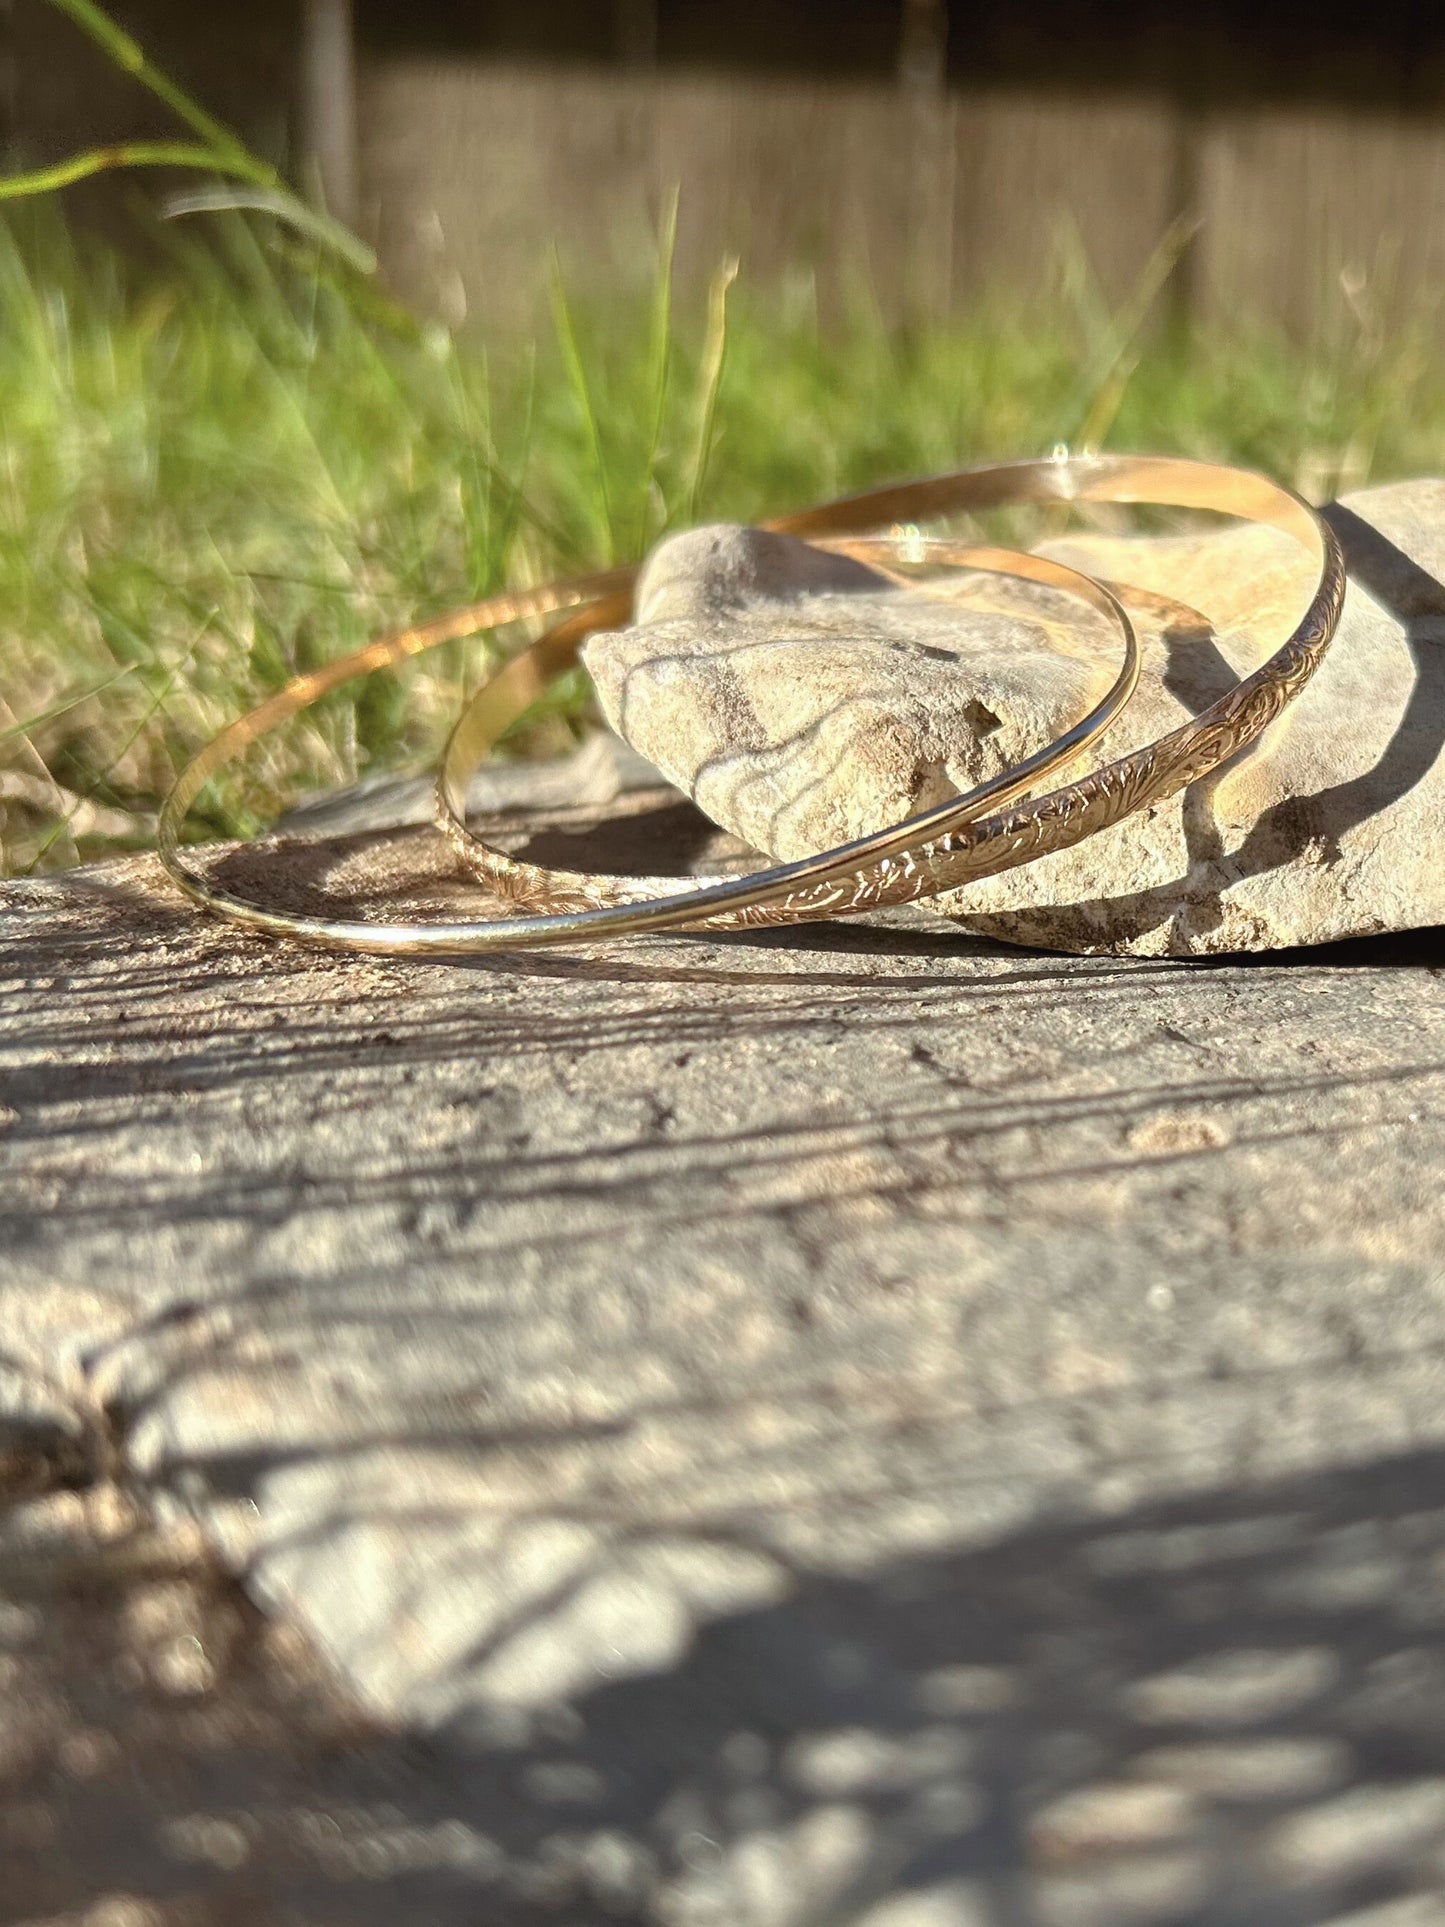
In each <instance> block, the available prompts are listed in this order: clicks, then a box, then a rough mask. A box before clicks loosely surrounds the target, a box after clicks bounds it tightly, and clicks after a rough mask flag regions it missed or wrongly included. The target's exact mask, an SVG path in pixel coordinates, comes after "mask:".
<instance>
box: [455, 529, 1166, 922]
mask: <svg viewBox="0 0 1445 1927" xmlns="http://www.w3.org/2000/svg"><path fill="white" fill-rule="evenodd" d="M814 541H815V543H816V546H817V547H819V548H825V549H829V550H832V551H833V552H835V553H838V554H843V555H848V556H851V557H852V558H853V559H854V560H856V561H860V562H867V563H869V564H870V565H872V566H873V567H874V568H875V569H877V570H878V571H879V572H880V574H881V575H884V576H887V577H889V578H891V579H893V580H895V581H897V582H900V583H906V582H907V578H906V577H905V576H903V575H901V574H899V573H898V571H897V570H896V569H893V568H889V567H888V564H890V563H896V562H897V561H899V559H900V558H902V559H905V560H906V561H908V562H909V563H918V562H929V563H934V564H939V563H943V564H947V565H948V566H950V567H957V568H967V569H976V570H981V571H983V572H984V573H987V574H995V575H1004V576H1013V577H1016V578H1019V579H1021V580H1024V581H1028V582H1034V583H1038V584H1040V585H1042V586H1044V587H1046V588H1053V589H1062V590H1063V591H1064V592H1065V593H1066V594H1069V595H1073V596H1076V597H1077V598H1078V599H1079V600H1081V601H1084V602H1087V603H1089V604H1090V605H1091V606H1092V607H1093V608H1094V609H1096V610H1098V611H1099V612H1100V613H1101V614H1103V615H1105V616H1106V617H1108V618H1109V619H1110V620H1111V621H1112V622H1113V624H1114V625H1115V627H1116V628H1117V629H1118V630H1119V632H1120V634H1121V635H1122V637H1123V642H1124V661H1123V665H1122V667H1121V669H1120V671H1119V674H1118V675H1117V677H1116V678H1115V680H1114V681H1113V683H1112V684H1111V685H1110V687H1109V688H1108V690H1107V691H1106V692H1105V694H1104V696H1103V698H1102V699H1101V700H1100V701H1099V702H1098V703H1096V704H1095V706H1094V707H1093V709H1091V710H1090V711H1089V712H1088V713H1087V714H1086V715H1085V716H1083V717H1081V718H1080V720H1079V721H1078V722H1077V723H1075V724H1073V726H1072V727H1071V728H1069V729H1067V730H1065V731H1064V732H1063V734H1062V735H1060V736H1058V737H1056V738H1055V739H1054V740H1053V741H1052V742H1051V743H1048V744H1046V745H1045V746H1044V747H1043V748H1042V749H1039V750H1036V751H1034V752H1033V754H1031V755H1029V756H1027V757H1025V758H1023V759H1022V760H1021V761H1020V762H1018V763H1016V764H1014V765H1013V766H1011V767H1010V768H1009V769H1006V770H1003V771H1001V772H1000V773H999V774H998V775H996V776H992V777H989V778H988V779H987V780H986V781H985V782H982V783H980V784H978V785H977V786H976V787H974V788H973V789H970V790H969V791H967V792H966V793H965V794H962V795H960V796H957V797H953V798H950V799H949V801H948V802H947V803H946V804H944V805H942V806H941V808H940V809H938V810H936V811H934V812H931V813H930V816H931V818H936V828H937V830H945V829H953V828H956V827H959V826H961V825H962V824H964V823H967V822H971V821H972V820H973V819H974V818H975V817H978V816H982V815H983V814H984V813H985V812H986V811H987V810H989V809H993V808H998V807H1001V806H1002V805H1003V804H1005V803H1008V802H1011V801H1012V800H1013V799H1014V798H1015V797H1016V796H1023V795H1024V794H1026V792H1027V791H1029V790H1031V789H1035V788H1037V786H1038V785H1039V783H1040V782H1042V781H1043V780H1044V779H1045V778H1046V777H1049V776H1051V775H1053V774H1054V772H1055V771H1056V770H1059V769H1062V768H1064V767H1065V766H1066V765H1067V764H1068V763H1070V762H1073V761H1074V760H1075V759H1076V758H1077V757H1079V756H1081V755H1082V754H1083V752H1084V751H1085V750H1086V749H1088V748H1089V747H1091V745H1092V744H1094V743H1095V742H1097V741H1098V739H1099V738H1100V736H1102V735H1103V734H1104V732H1105V731H1106V730H1107V729H1108V728H1109V727H1110V725H1111V724H1112V723H1114V722H1115V721H1116V720H1117V718H1118V717H1119V715H1120V714H1121V712H1122V711H1123V709H1124V708H1125V706H1126V704H1127V703H1128V701H1129V699H1130V697H1131V696H1132V695H1133V693H1134V691H1135V689H1136V688H1137V686H1138V682H1139V642H1138V637H1137V635H1136V633H1135V630H1134V625H1133V623H1132V621H1131V620H1130V618H1129V615H1128V613H1127V611H1126V610H1125V609H1124V607H1123V605H1122V603H1121V602H1120V601H1119V599H1118V597H1117V596H1116V595H1115V594H1114V592H1113V590H1112V589H1111V588H1110V587H1109V586H1108V585H1107V584H1105V583H1100V582H1096V581H1095V580H1094V578H1093V577H1092V576H1087V575H1082V574H1080V573H1079V572H1078V571H1077V570H1075V569H1071V568H1067V567H1065V566H1064V565H1063V564H1061V563H1058V562H1053V561H1050V560H1048V559H1047V558H1046V557H1044V556H1038V555H1027V554H1020V553H1019V552H1018V551H1016V550H1013V549H999V548H994V547H992V546H991V545H988V544H984V543H978V542H962V541H951V540H947V539H941V538H938V537H926V536H921V535H917V534H915V533H913V532H911V531H910V532H909V533H908V534H907V535H906V536H905V535H898V534H895V535H891V536H872V537H869V536H830V537H827V538H822V537H815V538H814ZM1189 613H1190V614H1191V615H1192V614H1193V613H1194V612H1193V611H1190V612H1189ZM593 632H594V625H593V624H592V623H590V622H589V621H588V620H587V618H586V615H585V613H584V614H583V615H581V616H579V615H572V616H570V617H564V618H563V620H562V621H561V622H560V623H557V624H556V625H555V626H554V627H553V628H551V629H550V630H548V632H547V633H546V634H545V635H544V636H542V637H540V638H539V639H538V640H537V641H536V642H534V643H533V644H532V645H531V646H530V648H528V649H524V650H521V651H519V653H518V654H517V655H516V656H514V657H513V658H512V660H511V661H510V662H509V663H508V664H507V665H506V667H505V669H503V670H501V671H499V672H498V673H497V674H496V675H494V676H491V677H488V679H487V680H486V681H485V682H483V683H482V685H481V687H480V688H479V689H478V690H477V691H476V693H475V694H474V695H473V697H472V698H471V700H470V702H469V703H468V704H467V706H466V708H465V709H464V710H463V711H462V714H461V716H460V718H459V719H458V721H457V725H456V728H455V729H454V730H453V731H452V734H451V737H450V739H449V740H448V742H447V746H446V749H445V751H444V752H443V756H442V761H441V767H440V769H439V771H438V775H437V791H436V796H437V821H438V824H439V825H440V828H441V830H442V834H443V835H444V836H445V837H446V838H447V841H448V842H449V843H450V844H451V846H452V848H453V850H455V852H456V854H457V855H458V857H460V859H461V861H462V862H463V863H464V864H465V865H466V867H467V868H468V869H469V870H471V871H472V873H473V875H475V876H477V877H479V878H480V879H481V881H482V882H484V883H485V884H486V885H487V887H488V889H489V890H490V891H491V892H492V894H493V895H495V896H498V897H501V898H503V899H505V900H506V901H507V902H509V903H515V904H517V905H519V906H521V907H522V908H525V909H529V910H535V911H538V912H541V913H544V914H546V913H555V912H558V911H572V910H577V911H588V910H598V909H610V908H613V907H618V906H623V905H628V904H634V905H647V904H650V903H652V902H654V901H657V900H660V899H664V898H673V897H679V896H683V895H688V894H691V895H693V896H696V895H697V893H698V891H699V889H700V888H702V887H703V886H702V885H700V883H699V880H698V878H696V877H687V876H684V877H677V876H672V877H665V876H644V877H636V876H628V877H619V876H607V875H599V874H596V873H591V872H583V871H578V870H559V869H552V868H549V867H546V866H544V865H542V864H536V863H526V862H523V861H521V860H520V859H518V858H516V857H510V856H507V855H505V854H504V853H503V852H502V851H501V850H498V849H496V848H495V847H494V846H493V845H492V844H490V843H489V842H487V840H486V839H485V837H482V836H479V835H478V834H477V833H476V832H475V831H474V830H472V829H471V828H469V826H468V824H467V820H466V795H467V789H468V786H469V784H470V782H471V779H472V776H473V774H474V773H475V771H476V769H477V767H478V766H479V765H480V763H481V762H482V761H483V760H484V759H485V757H486V756H487V755H488V753H489V752H490V751H491V750H492V749H493V748H494V747H495V745H496V744H497V742H498V741H500V739H501V737H502V736H503V735H504V734H505V733H506V731H507V730H508V729H510V728H511V727H512V725H513V723H515V722H516V721H517V720H518V718H519V717H520V716H521V715H522V714H523V713H524V711H525V709H526V708H528V707H529V706H530V705H531V704H532V703H533V702H535V701H536V700H537V697H538V696H539V695H540V694H541V693H542V691H543V690H544V689H545V688H546V687H547V685H548V683H549V682H550V681H551V680H552V679H553V677H554V676H556V675H558V674H561V673H562V672H563V671H565V670H566V669H568V668H571V667H572V666H573V665H574V664H575V663H576V661H577V658H578V649H579V646H580V643H581V642H582V641H583V640H584V639H585V638H586V636H588V635H590V634H592V633H593ZM921 820H923V819H922V818H921V817H915V818H913V819H912V821H913V822H915V823H917V822H919V821H921ZM893 834H895V832H891V831H890V832H888V835H890V836H892V835H893ZM898 861H899V860H898V859H894V858H893V857H891V856H888V855H885V856H883V857H882V858H881V859H880V862H879V864H878V865H877V866H876V873H875V872H869V871H867V870H863V871H861V872H860V874H859V877H858V879H856V882H857V883H859V884H866V886H867V887H874V886H877V885H881V884H882V883H883V882H884V881H885V880H887V879H891V877H892V874H893V871H894V870H895V869H896V868H897V865H898ZM795 920H796V916H795V912H794V911H793V910H792V909H791V908H790V906H789V904H788V903H787V902H786V901H784V902H781V903H773V904H771V905H769V906H767V908H766V909H765V910H763V911H761V912H759V913H758V914H756V915H753V914H751V911H750V906H744V907H743V908H742V909H740V910H724V911H721V912H719V913H717V914H715V915H713V916H710V917H707V918H705V919H699V922H698V924H697V926H696V927H697V928H700V929H707V930H729V929H737V928H742V927H756V925H757V924H759V923H789V922H793V921H795Z"/></svg>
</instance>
